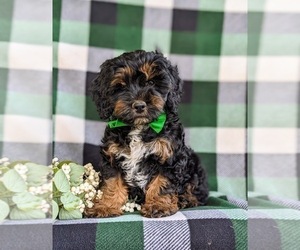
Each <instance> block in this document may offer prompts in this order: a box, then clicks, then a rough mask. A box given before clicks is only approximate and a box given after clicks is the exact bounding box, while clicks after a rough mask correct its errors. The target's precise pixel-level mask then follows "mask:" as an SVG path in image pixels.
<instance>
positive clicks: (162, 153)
mask: <svg viewBox="0 0 300 250" xmlns="http://www.w3.org/2000/svg"><path fill="white" fill-rule="evenodd" d="M153 147H154V148H153V151H154V154H156V155H158V156H159V157H160V163H162V164H163V163H164V162H165V161H166V160H167V159H168V158H170V157H171V156H172V155H173V148H172V145H171V142H170V141H169V140H167V139H165V138H158V139H156V140H155V141H154V143H153Z"/></svg>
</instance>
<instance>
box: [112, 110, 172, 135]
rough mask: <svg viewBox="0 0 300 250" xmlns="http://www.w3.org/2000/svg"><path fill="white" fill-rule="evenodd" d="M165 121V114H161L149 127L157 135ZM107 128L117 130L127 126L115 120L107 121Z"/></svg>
mask: <svg viewBox="0 0 300 250" xmlns="http://www.w3.org/2000/svg"><path fill="white" fill-rule="evenodd" d="M166 119H167V115H166V114H165V113H162V114H161V115H160V116H159V117H157V119H155V120H154V121H152V122H150V123H149V127H150V128H152V129H153V130H154V131H155V132H156V133H157V134H158V133H159V132H160V131H162V129H163V127H164V125H165V122H166ZM108 126H109V127H110V128H118V127H125V126H129V125H128V124H126V123H124V122H122V121H120V120H118V119H117V120H113V121H109V122H108Z"/></svg>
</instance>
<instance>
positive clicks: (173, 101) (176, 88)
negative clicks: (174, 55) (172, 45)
mask: <svg viewBox="0 0 300 250" xmlns="http://www.w3.org/2000/svg"><path fill="white" fill-rule="evenodd" d="M168 70H169V72H170V79H171V89H170V92H169V94H168V97H167V102H166V108H167V110H168V111H169V112H175V113H177V111H178V104H179V102H180V100H181V96H182V86H183V81H182V80H181V79H180V77H179V74H178V68H177V66H172V65H170V67H169V68H168Z"/></svg>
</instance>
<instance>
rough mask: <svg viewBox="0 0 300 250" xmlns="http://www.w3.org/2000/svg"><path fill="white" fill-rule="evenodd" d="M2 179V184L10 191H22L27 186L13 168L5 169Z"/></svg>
mask: <svg viewBox="0 0 300 250" xmlns="http://www.w3.org/2000/svg"><path fill="white" fill-rule="evenodd" d="M2 181H3V184H4V186H5V187H6V188H7V189H8V190H10V191H12V192H23V191H24V190H25V189H26V187H27V186H26V183H25V181H24V180H23V178H22V177H21V176H20V175H19V173H18V172H17V171H16V170H14V169H10V170H9V171H7V172H6V173H5V174H4V175H3V177H2Z"/></svg>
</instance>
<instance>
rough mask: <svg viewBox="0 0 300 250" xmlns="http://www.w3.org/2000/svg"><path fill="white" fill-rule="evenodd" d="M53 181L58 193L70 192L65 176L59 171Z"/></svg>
mask: <svg viewBox="0 0 300 250" xmlns="http://www.w3.org/2000/svg"><path fill="white" fill-rule="evenodd" d="M53 180H54V184H55V186H56V188H57V189H58V190H59V191H60V192H68V191H70V183H69V181H68V179H67V176H66V175H65V173H64V172H63V171H62V170H61V169H60V170H58V171H57V173H56V174H55V175H54V178H53Z"/></svg>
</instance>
